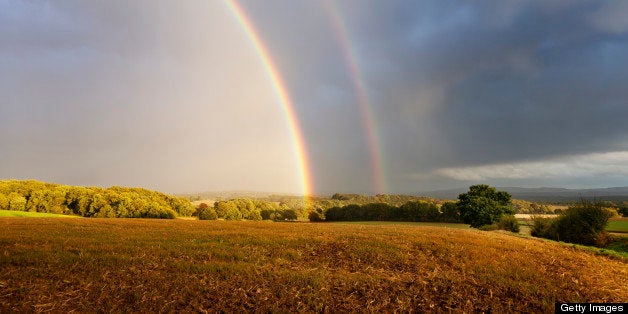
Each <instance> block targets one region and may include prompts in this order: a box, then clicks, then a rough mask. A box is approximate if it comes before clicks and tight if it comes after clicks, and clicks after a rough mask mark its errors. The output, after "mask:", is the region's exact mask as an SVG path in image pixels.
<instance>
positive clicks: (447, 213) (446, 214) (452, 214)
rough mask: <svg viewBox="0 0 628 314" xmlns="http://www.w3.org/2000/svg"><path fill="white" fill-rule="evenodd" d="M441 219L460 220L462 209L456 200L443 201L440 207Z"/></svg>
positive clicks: (445, 220) (446, 220) (447, 220)
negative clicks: (460, 209)
mask: <svg viewBox="0 0 628 314" xmlns="http://www.w3.org/2000/svg"><path fill="white" fill-rule="evenodd" d="M440 211H441V218H440V220H441V221H444V222H460V221H461V220H460V211H458V206H456V203H454V202H446V203H443V205H441V207H440Z"/></svg>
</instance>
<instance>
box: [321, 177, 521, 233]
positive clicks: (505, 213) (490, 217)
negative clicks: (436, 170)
mask: <svg viewBox="0 0 628 314" xmlns="http://www.w3.org/2000/svg"><path fill="white" fill-rule="evenodd" d="M342 197H343V196H342V195H339V194H336V195H334V197H333V198H336V199H338V198H342ZM514 213H515V209H514V207H513V206H512V201H511V196H510V194H508V193H507V192H502V191H497V190H496V189H495V188H493V187H490V186H488V185H474V186H471V187H470V188H469V192H467V193H464V194H460V196H459V197H458V202H456V203H454V202H445V203H443V204H437V203H435V202H426V201H410V202H406V203H405V204H403V205H400V206H394V205H390V204H387V203H371V204H364V205H357V204H350V205H345V206H342V207H340V206H336V207H332V208H329V209H327V210H322V209H318V210H316V211H313V212H311V213H310V215H309V219H310V221H384V220H387V221H420V222H464V223H467V224H469V225H471V227H474V228H486V229H506V230H510V231H515V232H517V231H518V230H519V225H518V222H517V220H516V219H515V218H514V217H513V216H512V215H513V214H514ZM489 226H490V227H489Z"/></svg>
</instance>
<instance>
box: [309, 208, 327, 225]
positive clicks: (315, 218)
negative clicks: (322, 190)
mask: <svg viewBox="0 0 628 314" xmlns="http://www.w3.org/2000/svg"><path fill="white" fill-rule="evenodd" d="M307 218H308V219H309V220H310V221H311V222H321V221H325V217H324V215H323V210H322V209H320V208H318V209H316V210H315V211H312V212H310V214H309V215H308V216H307Z"/></svg>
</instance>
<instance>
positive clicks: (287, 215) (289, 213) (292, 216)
mask: <svg viewBox="0 0 628 314" xmlns="http://www.w3.org/2000/svg"><path fill="white" fill-rule="evenodd" d="M281 218H283V219H285V220H297V218H298V217H297V212H296V211H295V210H294V209H286V210H284V211H283V212H282V213H281Z"/></svg>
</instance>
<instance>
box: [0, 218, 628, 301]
mask: <svg viewBox="0 0 628 314" xmlns="http://www.w3.org/2000/svg"><path fill="white" fill-rule="evenodd" d="M626 278H628V264H627V263H626V260H625V259H611V258H608V257H604V256H597V255H593V254H592V253H590V252H586V251H583V250H579V249H577V248H572V247H568V246H564V245H559V244H556V243H552V242H549V241H542V240H535V239H526V238H521V237H516V236H512V235H509V234H505V233H498V232H482V231H477V230H465V229H455V228H445V227H438V226H421V225H412V224H384V225H361V224H328V223H327V224H326V223H320V224H314V223H270V222H225V221H195V220H149V219H54V218H38V219H28V218H0V312H15V311H28V312H32V311H42V312H43V311H53V312H68V311H80V312H86V311H87V312H93V311H116V312H119V311H124V312H171V311H197V312H203V311H216V310H223V311H227V312H239V311H278V312H286V311H308V312H315V311H316V312H319V311H327V312H336V311H393V310H401V311H421V312H425V311H434V312H447V311H450V310H454V311H466V312H469V311H493V312H514V311H521V312H552V311H553V306H554V301H568V302H584V301H594V302H611V301H614V302H625V301H627V300H628V287H626V284H625V283H626Z"/></svg>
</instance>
